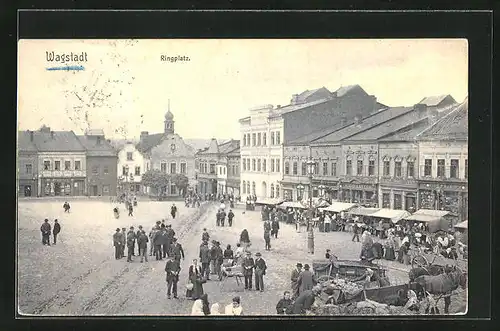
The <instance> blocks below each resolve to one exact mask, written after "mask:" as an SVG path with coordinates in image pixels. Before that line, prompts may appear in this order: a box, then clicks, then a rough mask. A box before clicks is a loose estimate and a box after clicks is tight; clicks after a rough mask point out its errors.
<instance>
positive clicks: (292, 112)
mask: <svg viewBox="0 0 500 331" xmlns="http://www.w3.org/2000/svg"><path fill="white" fill-rule="evenodd" d="M376 108H377V102H376V98H375V97H374V96H371V95H368V94H367V93H366V92H365V91H364V90H363V89H362V88H361V87H360V86H359V85H353V86H347V87H341V88H339V89H338V90H337V91H335V92H333V93H332V92H330V91H328V90H327V89H326V88H324V87H323V88H320V89H317V90H313V91H305V92H303V93H301V94H295V95H293V97H292V100H291V102H290V104H289V105H287V106H284V107H281V106H279V105H278V106H276V107H273V106H272V105H266V106H262V107H256V108H253V109H251V110H250V116H248V117H245V118H243V119H241V120H240V128H241V135H242V137H241V139H242V140H241V141H242V144H241V169H242V172H241V192H242V196H243V197H245V196H247V195H249V194H255V195H256V196H257V198H268V197H271V196H273V197H274V198H279V197H280V196H281V195H282V192H283V189H284V190H285V192H286V193H287V194H288V195H292V196H295V197H297V194H298V193H297V192H295V193H294V191H293V186H294V185H295V184H296V183H295V182H296V181H299V182H300V181H301V180H302V179H301V178H300V177H294V175H293V170H292V175H290V174H289V175H286V179H284V177H285V174H284V166H285V161H284V158H285V155H284V146H288V145H289V143H290V142H292V141H294V140H296V139H300V138H301V137H304V136H306V135H309V134H314V132H316V131H318V130H320V129H326V128H328V129H332V128H338V127H341V126H343V125H344V124H345V123H346V122H347V121H349V120H350V119H352V118H354V117H355V116H362V115H366V114H369V113H370V112H372V111H374V110H376ZM308 143H309V141H306V142H302V143H299V144H297V145H299V146H307V144H308ZM287 151H290V152H291V153H292V154H293V155H290V156H286V158H287V160H288V162H289V163H290V162H292V161H291V158H292V157H297V156H296V155H295V154H296V152H297V151H294V149H293V148H291V149H289V150H288V149H287ZM301 153H302V152H299V154H300V155H301ZM301 157H302V156H299V158H301ZM298 162H299V161H298ZM299 187H300V186H299ZM271 188H272V189H273V190H272V191H271ZM289 198H291V197H289Z"/></svg>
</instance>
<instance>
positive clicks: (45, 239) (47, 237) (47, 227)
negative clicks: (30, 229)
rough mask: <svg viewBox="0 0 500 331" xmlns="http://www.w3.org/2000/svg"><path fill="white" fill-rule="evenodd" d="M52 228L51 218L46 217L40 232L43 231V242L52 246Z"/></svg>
mask: <svg viewBox="0 0 500 331" xmlns="http://www.w3.org/2000/svg"><path fill="white" fill-rule="evenodd" d="M50 230H51V226H50V224H49V220H48V219H45V221H44V223H43V224H42V226H41V227H40V232H42V244H43V245H49V246H50Z"/></svg>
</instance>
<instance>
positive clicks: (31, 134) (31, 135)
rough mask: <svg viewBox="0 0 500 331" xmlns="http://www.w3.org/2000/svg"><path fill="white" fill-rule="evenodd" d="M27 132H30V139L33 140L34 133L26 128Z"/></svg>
mask: <svg viewBox="0 0 500 331" xmlns="http://www.w3.org/2000/svg"><path fill="white" fill-rule="evenodd" d="M28 132H29V133H30V141H31V142H33V140H34V139H35V137H34V136H35V133H34V132H33V131H30V130H28Z"/></svg>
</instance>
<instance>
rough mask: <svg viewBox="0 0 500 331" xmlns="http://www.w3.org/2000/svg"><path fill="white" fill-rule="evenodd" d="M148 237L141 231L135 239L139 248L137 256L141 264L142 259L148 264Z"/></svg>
mask: <svg viewBox="0 0 500 331" xmlns="http://www.w3.org/2000/svg"><path fill="white" fill-rule="evenodd" d="M148 242H149V239H148V236H147V235H146V231H144V230H142V231H141V233H140V234H139V236H138V237H137V246H138V247H139V256H140V257H141V263H142V262H143V260H144V258H145V259H146V262H148Z"/></svg>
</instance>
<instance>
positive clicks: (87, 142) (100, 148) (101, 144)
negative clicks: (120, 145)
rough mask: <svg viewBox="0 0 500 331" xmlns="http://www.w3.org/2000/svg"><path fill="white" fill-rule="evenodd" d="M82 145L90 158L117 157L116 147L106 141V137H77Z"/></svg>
mask: <svg viewBox="0 0 500 331" xmlns="http://www.w3.org/2000/svg"><path fill="white" fill-rule="evenodd" d="M77 137H78V139H79V140H80V142H81V143H82V145H83V146H84V147H85V149H86V150H87V155H88V156H117V152H116V150H115V149H114V147H113V146H112V145H111V143H110V142H108V141H107V140H106V139H104V138H103V137H104V136H100V135H99V136H90V135H88V133H87V135H83V136H77Z"/></svg>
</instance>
